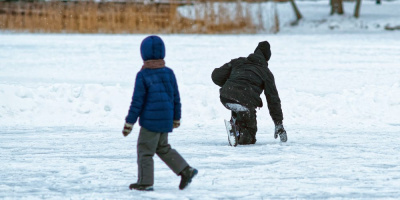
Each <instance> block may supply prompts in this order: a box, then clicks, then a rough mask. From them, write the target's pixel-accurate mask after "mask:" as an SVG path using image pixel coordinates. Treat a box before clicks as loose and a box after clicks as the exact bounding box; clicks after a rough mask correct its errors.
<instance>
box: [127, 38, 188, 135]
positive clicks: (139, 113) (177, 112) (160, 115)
mask: <svg viewBox="0 0 400 200" xmlns="http://www.w3.org/2000/svg"><path fill="white" fill-rule="evenodd" d="M150 37H152V36H150ZM150 37H148V38H150ZM155 37H156V36H155ZM148 38H146V39H148ZM146 39H145V40H144V41H143V42H142V45H141V50H142V51H141V53H142V58H143V60H146V58H151V59H163V58H164V56H165V52H164V53H163V54H160V53H157V52H159V51H158V50H159V48H160V47H162V48H163V49H164V44H163V43H162V40H161V39H159V40H161V43H162V45H161V46H160V43H159V42H160V41H158V40H157V38H155V39H156V40H155V39H154V38H150V40H152V41H153V42H151V41H150V42H147V43H146ZM154 41H156V42H154ZM155 44H156V45H155ZM149 46H150V47H149ZM143 50H144V51H143ZM164 51H165V50H164ZM154 52H156V54H157V55H154ZM152 54H153V55H152ZM138 118H139V125H140V126H142V127H144V128H146V129H148V130H149V131H153V132H162V133H165V132H172V125H173V120H180V118H181V102H180V97H179V90H178V85H177V82H176V78H175V74H174V72H173V71H172V70H171V69H170V68H168V67H162V68H158V69H142V70H141V71H139V72H138V73H137V75H136V82H135V89H134V92H133V96H132V103H131V106H130V109H129V113H128V116H127V117H126V122H128V123H131V124H134V123H136V121H137V119H138Z"/></svg>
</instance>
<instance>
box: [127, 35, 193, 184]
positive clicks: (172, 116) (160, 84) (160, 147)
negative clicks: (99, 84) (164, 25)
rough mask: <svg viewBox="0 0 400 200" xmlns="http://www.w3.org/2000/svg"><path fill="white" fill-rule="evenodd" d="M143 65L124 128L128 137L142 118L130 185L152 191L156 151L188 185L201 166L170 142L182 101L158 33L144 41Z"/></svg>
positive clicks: (176, 125) (177, 123)
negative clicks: (191, 162) (134, 179)
mask: <svg viewBox="0 0 400 200" xmlns="http://www.w3.org/2000/svg"><path fill="white" fill-rule="evenodd" d="M140 53H141V56H142V59H143V62H144V64H143V66H142V69H141V70H140V71H139V72H138V73H137V75H136V83H135V89H134V92H133V97H132V103H131V106H130V109H129V113H128V116H127V117H126V119H125V121H126V123H125V126H124V129H123V131H122V133H123V135H124V136H125V137H126V136H128V135H129V133H130V132H131V131H132V127H133V125H134V124H135V123H136V121H137V119H138V118H139V125H140V126H141V128H140V133H139V138H138V141H137V164H138V180H137V183H134V184H131V185H130V186H129V189H131V190H132V189H135V190H144V191H152V190H153V184H154V162H153V156H154V154H155V153H156V154H157V155H158V156H159V157H160V158H161V160H162V161H164V162H165V164H167V165H168V167H169V168H170V169H171V170H172V171H173V172H174V173H176V174H177V175H178V176H181V182H180V184H179V189H181V190H183V189H185V188H186V187H187V186H188V185H189V183H190V182H191V181H192V178H193V177H194V176H195V175H196V174H197V172H198V171H197V170H196V169H194V168H192V167H190V166H189V164H188V163H187V162H186V161H185V160H184V159H183V158H182V156H181V155H180V154H179V153H178V152H177V151H176V150H175V149H172V148H171V146H170V145H169V144H168V132H172V129H173V128H178V127H179V126H180V118H181V102H180V97H179V91H178V85H177V82H176V78H175V75H174V72H173V71H172V70H171V69H170V68H168V67H166V66H165V62H164V57H165V46H164V42H163V41H162V40H161V38H160V37H158V36H154V35H153V36H149V37H147V38H145V39H144V40H143V41H142V44H141V45H140Z"/></svg>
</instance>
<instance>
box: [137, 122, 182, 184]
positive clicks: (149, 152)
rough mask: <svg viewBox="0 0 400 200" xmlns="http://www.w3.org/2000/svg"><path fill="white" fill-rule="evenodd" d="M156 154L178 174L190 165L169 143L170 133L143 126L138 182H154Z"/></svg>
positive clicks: (138, 158) (139, 151)
mask: <svg viewBox="0 0 400 200" xmlns="http://www.w3.org/2000/svg"><path fill="white" fill-rule="evenodd" d="M154 154H157V155H158V156H159V157H160V159H161V160H162V161H164V162H165V164H167V166H168V167H169V168H170V169H171V170H172V171H173V172H174V173H175V174H176V175H179V173H180V172H181V171H182V170H183V169H184V168H185V167H187V166H189V165H188V163H187V162H186V161H185V160H184V159H183V158H182V156H181V155H180V154H179V153H178V152H177V151H176V150H175V149H172V148H171V145H169V144H168V133H156V132H152V131H149V130H147V129H146V128H143V127H141V128H140V133H139V138H138V141H137V164H138V181H137V183H138V184H140V185H153V184H154V161H153V156H154Z"/></svg>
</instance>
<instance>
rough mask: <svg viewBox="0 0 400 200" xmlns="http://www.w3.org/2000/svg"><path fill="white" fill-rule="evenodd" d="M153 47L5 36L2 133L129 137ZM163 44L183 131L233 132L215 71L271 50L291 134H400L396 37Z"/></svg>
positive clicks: (122, 39) (122, 38) (171, 40)
mask: <svg viewBox="0 0 400 200" xmlns="http://www.w3.org/2000/svg"><path fill="white" fill-rule="evenodd" d="M144 37H145V35H71V36H67V35H46V34H44V35H40V34H38V35H30V34H28V35H25V34H2V35H1V36H0V44H1V45H2V48H0V55H2V56H0V127H16V126H18V127H21V126H22V127H25V126H27V127H38V126H87V127H91V126H104V127H117V128H119V127H121V126H122V124H123V123H124V118H125V116H126V114H127V112H128V108H129V105H130V100H131V95H132V92H133V86H134V78H135V75H136V72H137V71H138V70H139V69H140V67H141V65H142V61H141V59H140V53H139V51H138V49H139V46H140V42H141V40H142V39H143V38H144ZM161 37H162V38H163V39H164V41H165V43H166V47H167V56H166V63H167V66H169V67H171V68H172V69H173V70H174V72H175V74H176V76H177V80H178V84H179V88H180V92H181V98H182V104H183V106H182V109H183V110H182V117H183V118H182V126H183V127H186V128H198V127H200V128H207V127H209V126H214V127H216V126H223V123H222V120H223V119H227V118H229V116H230V112H229V111H228V110H226V109H225V108H224V107H223V106H222V105H221V103H220V102H219V93H218V89H219V88H218V87H217V86H216V85H214V84H213V82H212V81H211V73H212V70H213V69H214V68H216V67H219V66H222V65H223V64H224V63H226V62H228V61H229V60H230V59H232V58H236V57H239V56H247V55H248V54H249V53H251V52H253V50H254V48H255V47H256V46H257V44H258V42H259V41H262V40H268V41H270V43H271V46H272V57H271V61H270V63H269V67H270V69H271V71H272V72H273V73H274V75H275V79H276V83H277V87H278V91H279V93H280V96H281V100H282V108H283V113H284V118H285V119H284V124H285V125H286V126H287V127H288V128H290V127H296V126H302V127H330V128H344V129H365V128H368V129H371V128H376V129H389V128H394V129H398V127H399V125H400V118H399V115H398V113H400V100H399V99H400V80H399V77H398V74H400V68H399V67H398V66H399V65H398V63H400V58H399V57H398V55H400V48H399V47H400V38H399V37H400V35H399V34H396V33H395V32H381V33H370V34H335V35H330V34H326V35H318V37H316V36H315V35H303V34H301V35H218V36H215V35H214V36H210V35H162V36H161ZM111 41H112V42H111ZM21 55H22V56H21ZM262 99H263V101H264V103H265V97H264V95H262ZM257 115H258V119H259V121H258V127H259V129H260V131H267V130H271V129H272V126H273V123H272V121H271V118H270V116H269V113H268V109H267V107H266V106H265V107H263V108H262V109H260V110H258V112H257Z"/></svg>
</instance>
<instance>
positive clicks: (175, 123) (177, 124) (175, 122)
mask: <svg viewBox="0 0 400 200" xmlns="http://www.w3.org/2000/svg"><path fill="white" fill-rule="evenodd" d="M180 125H181V120H174V124H173V125H172V126H173V127H174V128H178V127H179V126H180Z"/></svg>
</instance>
